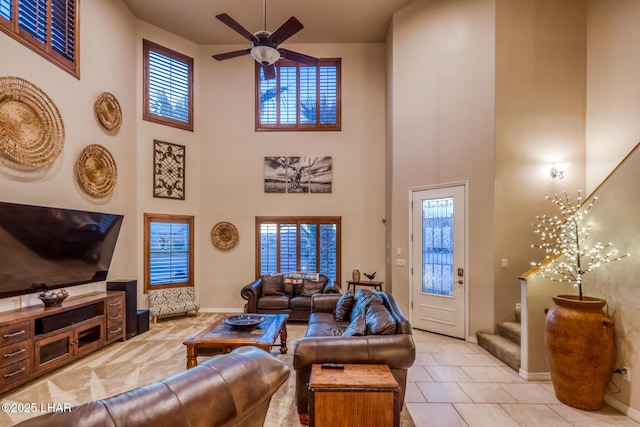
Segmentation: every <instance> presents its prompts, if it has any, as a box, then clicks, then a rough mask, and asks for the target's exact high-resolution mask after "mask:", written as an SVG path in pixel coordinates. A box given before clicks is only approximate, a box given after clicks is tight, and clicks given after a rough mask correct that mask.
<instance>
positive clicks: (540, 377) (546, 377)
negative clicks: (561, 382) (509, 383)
mask: <svg viewBox="0 0 640 427" xmlns="http://www.w3.org/2000/svg"><path fill="white" fill-rule="evenodd" d="M518 375H520V378H522V379H525V380H527V381H551V374H550V373H549V372H527V371H525V370H523V369H522V368H521V369H520V371H518Z"/></svg>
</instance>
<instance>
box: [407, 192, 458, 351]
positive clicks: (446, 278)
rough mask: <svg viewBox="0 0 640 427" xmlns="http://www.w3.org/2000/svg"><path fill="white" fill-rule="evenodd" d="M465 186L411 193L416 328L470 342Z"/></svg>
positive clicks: (413, 297) (412, 272)
mask: <svg viewBox="0 0 640 427" xmlns="http://www.w3.org/2000/svg"><path fill="white" fill-rule="evenodd" d="M465 194H466V186H465V185H453V186H448V187H438V188H431V189H424V190H416V191H412V195H411V205H412V208H411V234H412V243H411V249H412V255H411V270H410V271H411V297H412V299H411V301H412V310H411V313H412V314H411V323H412V325H413V327H415V328H418V329H423V330H425V331H430V332H436V333H439V334H444V335H449V336H452V337H456V338H462V339H464V338H465V307H466V291H465V287H466V280H465V277H466V271H465V269H466V265H467V263H466V259H465V257H466V250H465V245H466V241H467V237H466V218H465V217H466V207H465V202H466V200H465V199H466V197H465Z"/></svg>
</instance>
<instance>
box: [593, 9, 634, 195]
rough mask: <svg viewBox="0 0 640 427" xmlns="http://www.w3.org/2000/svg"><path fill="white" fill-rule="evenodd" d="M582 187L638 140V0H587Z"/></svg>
mask: <svg viewBox="0 0 640 427" xmlns="http://www.w3.org/2000/svg"><path fill="white" fill-rule="evenodd" d="M587 4H588V6H589V7H588V14H587V50H588V55H587V68H588V70H589V72H588V74H587V99H588V103H587V137H586V146H587V171H588V176H587V190H588V191H593V190H594V189H595V188H596V187H597V186H598V184H600V182H602V180H603V179H604V178H605V177H606V176H607V175H608V174H609V173H610V172H611V171H612V170H613V168H614V167H615V166H616V165H617V164H618V163H619V162H620V160H622V159H623V158H624V156H626V155H627V153H629V151H631V149H632V148H633V147H634V146H635V145H636V143H637V142H638V141H639V140H640V120H638V116H639V115H640V83H639V82H638V76H639V75H640V27H639V26H638V19H640V2H638V1H637V0H609V1H599V0H588V1H587Z"/></svg>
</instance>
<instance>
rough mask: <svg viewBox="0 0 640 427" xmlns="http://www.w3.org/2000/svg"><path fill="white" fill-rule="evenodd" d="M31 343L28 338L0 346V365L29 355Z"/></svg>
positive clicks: (8, 363) (31, 349) (5, 364)
mask: <svg viewBox="0 0 640 427" xmlns="http://www.w3.org/2000/svg"><path fill="white" fill-rule="evenodd" d="M32 351H33V344H32V343H31V341H30V340H25V341H20V342H17V343H15V344H11V345H6V346H4V347H0V367H4V366H7V365H10V364H12V363H16V362H18V361H20V360H23V359H26V358H29V357H31V353H32Z"/></svg>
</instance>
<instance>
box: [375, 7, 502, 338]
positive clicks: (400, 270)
mask: <svg viewBox="0 0 640 427" xmlns="http://www.w3.org/2000/svg"><path fill="white" fill-rule="evenodd" d="M389 40H390V43H392V47H391V48H390V54H389V61H390V62H391V65H390V67H391V69H392V70H391V73H392V78H391V85H392V87H391V88H390V90H389V95H390V97H391V100H390V101H389V105H390V109H391V111H390V112H388V117H390V120H391V124H390V126H391V127H392V131H391V139H392V140H391V142H390V144H391V147H392V148H391V155H390V157H388V158H387V162H390V163H391V170H392V177H391V180H390V186H389V187H388V188H387V191H388V192H390V197H391V206H392V208H391V209H392V210H391V215H390V218H391V219H392V221H391V222H388V223H387V224H388V226H389V227H390V228H391V239H390V241H389V247H390V249H391V252H390V262H391V267H390V270H391V274H390V277H391V280H392V282H393V293H394V295H396V297H397V298H398V301H399V303H400V305H401V307H402V309H403V310H404V311H405V312H407V313H408V312H409V301H410V299H411V296H410V292H409V268H407V267H398V266H397V265H396V261H397V259H398V258H405V259H407V260H408V258H407V257H408V254H409V224H408V220H409V212H408V207H409V190H410V189H411V188H416V187H424V186H431V185H439V184H446V183H451V182H463V181H468V183H469V201H468V210H469V216H470V217H469V229H468V236H469V244H468V252H469V271H468V272H467V285H468V286H469V298H470V301H469V305H470V308H469V324H470V326H471V329H470V330H469V333H470V336H475V331H476V330H478V329H492V328H493V323H494V322H493V304H494V303H493V300H494V292H493V274H494V273H493V269H492V266H493V256H492V255H493V246H494V242H493V228H494V221H493V215H494V189H493V176H494V162H493V158H494V143H493V141H494V132H493V124H494V107H495V106H494V87H495V83H494V73H495V70H494V43H495V34H494V1H493V0H482V1H478V0H461V1H455V2H451V1H444V0H443V1H429V2H424V1H415V2H413V3H411V4H409V5H408V6H406V7H404V8H403V9H401V10H399V11H398V12H396V13H395V14H394V17H393V30H392V35H391V37H390V38H389ZM397 248H400V249H401V251H402V254H403V255H401V256H397V255H396V250H397ZM408 262H409V261H407V265H409V264H408Z"/></svg>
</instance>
